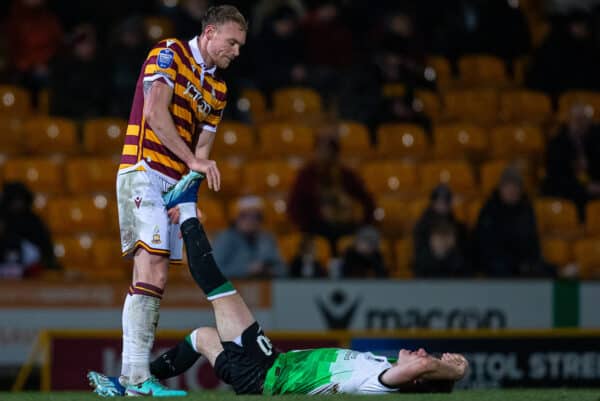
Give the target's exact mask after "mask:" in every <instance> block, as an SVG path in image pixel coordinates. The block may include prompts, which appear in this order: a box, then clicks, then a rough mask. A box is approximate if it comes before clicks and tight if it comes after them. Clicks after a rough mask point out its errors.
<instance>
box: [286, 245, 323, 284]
mask: <svg viewBox="0 0 600 401" xmlns="http://www.w3.org/2000/svg"><path fill="white" fill-rule="evenodd" d="M290 277H294V278H322V277H327V270H326V269H325V268H324V267H323V265H322V264H321V263H320V262H319V260H318V259H317V252H316V247H315V241H314V239H313V237H311V236H308V235H307V236H304V237H303V238H302V241H301V242H300V246H299V247H298V252H297V254H296V256H295V257H294V259H292V262H291V263H290Z"/></svg>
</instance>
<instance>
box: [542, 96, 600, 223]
mask: <svg viewBox="0 0 600 401" xmlns="http://www.w3.org/2000/svg"><path fill="white" fill-rule="evenodd" d="M597 131H598V127H597V126H594V125H593V123H592V110H591V108H590V106H587V105H585V104H580V103H579V104H575V105H573V107H572V108H571V110H570V113H569V120H568V121H567V123H566V124H565V125H563V126H562V127H561V129H560V131H559V133H558V135H556V136H555V137H554V138H552V139H551V140H550V142H549V143H548V146H547V148H546V178H545V180H544V182H543V184H542V192H543V193H544V195H547V196H556V197H561V198H566V199H570V200H572V201H573V202H575V204H576V205H577V208H578V211H579V216H580V219H581V220H582V221H583V219H584V212H585V204H586V202H587V201H588V200H590V199H594V198H599V197H600V133H599V132H597Z"/></svg>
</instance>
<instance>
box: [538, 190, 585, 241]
mask: <svg viewBox="0 0 600 401" xmlns="http://www.w3.org/2000/svg"><path fill="white" fill-rule="evenodd" d="M534 208H535V213H536V219H537V225H538V230H539V232H540V233H541V234H543V235H555V236H558V237H563V238H570V237H574V236H577V235H579V234H580V232H581V230H580V227H579V221H578V219H577V209H576V207H575V204H574V203H573V202H571V201H568V200H565V199H559V198H538V199H536V200H535V202H534Z"/></svg>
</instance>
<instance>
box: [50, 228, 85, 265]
mask: <svg viewBox="0 0 600 401" xmlns="http://www.w3.org/2000/svg"><path fill="white" fill-rule="evenodd" d="M93 243H94V240H93V237H91V236H90V235H75V236H59V237H56V238H55V239H54V254H55V255H56V259H57V261H58V263H59V264H60V265H61V266H63V267H64V268H66V269H68V270H70V269H81V268H82V267H84V266H89V265H90V264H93V263H94V261H93V259H92V246H93Z"/></svg>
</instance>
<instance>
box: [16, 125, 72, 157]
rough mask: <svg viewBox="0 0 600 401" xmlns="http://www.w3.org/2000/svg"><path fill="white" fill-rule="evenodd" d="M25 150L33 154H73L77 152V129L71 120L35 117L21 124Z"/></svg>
mask: <svg viewBox="0 0 600 401" xmlns="http://www.w3.org/2000/svg"><path fill="white" fill-rule="evenodd" d="M23 133H24V135H25V142H26V146H27V150H28V151H29V152H32V153H35V154H46V155H47V154H55V153H60V154H75V153H78V152H79V141H78V140H77V127H76V126H75V123H74V122H73V121H71V120H68V119H65V118H58V117H37V118H32V119H29V120H27V121H26V122H24V123H23Z"/></svg>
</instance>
